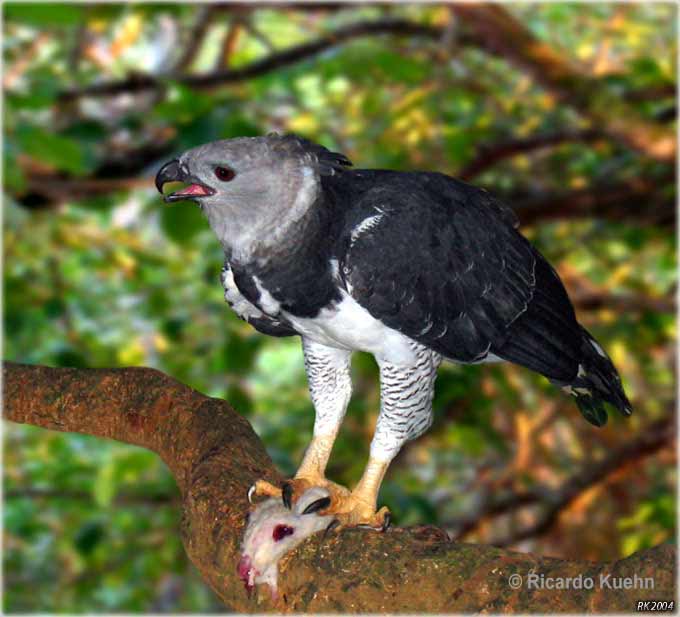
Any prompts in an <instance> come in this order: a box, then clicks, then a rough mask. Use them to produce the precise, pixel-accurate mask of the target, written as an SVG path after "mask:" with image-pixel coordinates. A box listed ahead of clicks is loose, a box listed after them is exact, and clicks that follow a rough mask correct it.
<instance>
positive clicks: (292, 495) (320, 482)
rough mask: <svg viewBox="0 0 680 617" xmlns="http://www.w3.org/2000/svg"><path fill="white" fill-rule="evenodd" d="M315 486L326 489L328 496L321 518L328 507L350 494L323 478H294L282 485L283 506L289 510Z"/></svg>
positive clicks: (340, 486) (338, 485)
mask: <svg viewBox="0 0 680 617" xmlns="http://www.w3.org/2000/svg"><path fill="white" fill-rule="evenodd" d="M315 486H318V487H320V488H324V489H326V490H327V491H328V494H329V497H328V504H326V505H325V506H324V510H323V512H324V514H323V515H322V516H325V514H326V510H328V508H329V507H331V508H332V504H334V503H336V502H337V501H339V500H342V499H347V498H348V497H349V495H350V494H351V493H350V491H349V489H348V488H345V487H344V486H342V485H341V484H336V483H335V482H331V481H330V480H326V478H324V477H323V476H318V477H316V476H315V477H307V476H304V477H295V478H291V479H290V480H287V481H286V482H284V483H283V487H282V489H281V499H282V500H283V504H284V505H285V506H286V507H287V508H288V509H290V508H291V507H292V505H293V504H294V503H296V502H297V500H298V498H299V497H300V496H301V495H303V494H304V493H306V492H307V491H308V490H309V489H310V488H313V487H315Z"/></svg>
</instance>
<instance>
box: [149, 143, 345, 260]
mask: <svg viewBox="0 0 680 617" xmlns="http://www.w3.org/2000/svg"><path fill="white" fill-rule="evenodd" d="M346 165H351V163H350V161H349V160H348V159H347V158H346V157H345V156H344V155H342V154H338V153H335V152H330V151H328V150H326V149H325V148H323V147H322V146H319V145H317V144H314V143H312V142H310V141H307V140H305V139H302V138H300V137H297V136H295V135H285V136H280V135H275V134H273V135H268V136H266V137H240V138H237V139H226V140H222V141H215V142H211V143H208V144H204V145H202V146H198V147H196V148H192V149H191V150H188V151H187V152H185V153H184V154H182V155H181V156H180V157H179V158H178V159H175V160H172V161H170V162H168V163H166V164H165V165H164V166H163V167H162V168H161V169H160V171H159V172H158V174H157V175H156V187H157V188H158V190H159V191H160V192H161V193H162V192H163V185H164V184H166V183H167V182H178V181H179V182H185V183H187V184H188V186H186V187H185V188H183V189H181V190H179V191H176V192H174V193H171V194H169V195H166V196H165V200H166V201H168V202H174V201H180V200H192V201H195V202H196V203H198V204H199V206H200V207H201V209H202V210H203V212H204V213H205V214H206V216H207V218H208V221H209V222H210V226H211V227H212V229H213V231H214V232H215V234H216V235H217V237H218V239H219V240H220V242H221V243H222V245H223V246H224V248H225V249H227V250H230V251H236V252H237V253H238V252H239V251H240V250H244V251H247V250H248V248H251V245H252V244H253V243H254V242H265V243H266V242H267V240H268V239H269V240H271V241H272V242H275V241H276V236H277V234H281V233H283V232H284V231H285V229H287V228H289V227H290V226H291V225H294V224H295V223H296V222H298V221H299V220H300V219H301V218H302V217H303V216H304V214H305V213H306V212H307V211H308V209H309V207H310V206H311V205H312V204H313V203H314V202H315V200H316V197H317V195H318V192H319V176H320V175H329V174H333V173H336V172H337V171H338V170H339V169H341V168H342V167H343V166H346Z"/></svg>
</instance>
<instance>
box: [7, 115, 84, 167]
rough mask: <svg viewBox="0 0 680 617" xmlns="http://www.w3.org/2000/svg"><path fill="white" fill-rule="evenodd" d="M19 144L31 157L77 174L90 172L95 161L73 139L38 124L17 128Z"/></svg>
mask: <svg viewBox="0 0 680 617" xmlns="http://www.w3.org/2000/svg"><path fill="white" fill-rule="evenodd" d="M15 138H16V141H17V143H18V145H19V146H20V147H21V148H22V149H23V150H24V152H26V154H28V155H30V156H31V157H33V158H35V159H37V160H39V161H42V162H44V163H47V164H48V165H50V166H52V167H55V168H56V169H61V170H64V171H69V172H71V173H73V174H76V175H82V174H85V173H86V172H88V171H89V170H90V169H91V168H92V166H93V164H94V161H93V159H92V157H91V156H90V157H88V155H87V152H86V151H85V149H84V147H83V146H82V145H81V144H79V143H78V142H77V141H75V140H73V139H69V138H67V137H63V136H61V135H56V134H54V133H50V132H48V131H45V130H44V129H41V128H39V127H37V126H27V125H23V126H20V127H18V128H17V130H16V136H15Z"/></svg>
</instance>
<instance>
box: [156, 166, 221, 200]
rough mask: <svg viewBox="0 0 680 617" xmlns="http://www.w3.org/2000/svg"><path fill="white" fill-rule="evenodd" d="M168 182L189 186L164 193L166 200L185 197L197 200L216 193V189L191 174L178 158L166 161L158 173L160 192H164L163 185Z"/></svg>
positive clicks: (157, 183) (157, 181)
mask: <svg viewBox="0 0 680 617" xmlns="http://www.w3.org/2000/svg"><path fill="white" fill-rule="evenodd" d="M168 182H183V183H184V184H188V185H189V186H185V187H184V188H183V189H180V190H178V191H175V192H174V193H169V194H168V195H163V199H164V200H165V201H166V202H173V201H182V200H183V199H191V200H197V199H198V198H200V197H209V196H210V195H214V194H215V192H216V191H215V190H214V189H213V188H211V187H209V186H206V185H205V184H202V183H201V182H199V181H198V180H197V179H196V178H195V177H193V176H192V175H191V174H189V172H188V170H187V169H186V168H185V167H184V166H183V165H181V164H180V162H179V161H178V160H174V161H170V162H169V163H166V164H165V165H164V166H163V167H162V168H161V169H160V171H159V172H158V173H157V174H156V188H157V189H158V192H159V193H161V194H162V193H163V187H164V186H165V185H166V184H167V183H168Z"/></svg>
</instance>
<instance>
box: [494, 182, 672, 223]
mask: <svg viewBox="0 0 680 617" xmlns="http://www.w3.org/2000/svg"><path fill="white" fill-rule="evenodd" d="M669 180H670V179H669V178H665V177H663V178H652V177H637V178H633V179H631V180H625V181H622V182H617V183H612V182H602V183H600V184H595V185H593V186H589V187H586V188H583V189H574V190H571V191H564V192H561V193H552V192H551V193H538V194H533V195H532V194H526V193H525V194H524V195H522V194H518V193H515V194H511V195H507V196H503V195H501V196H500V197H501V198H502V199H503V200H504V201H505V202H506V203H508V204H510V205H511V206H512V207H513V209H514V210H515V212H517V215H518V216H519V220H520V222H521V223H522V224H523V225H529V224H533V223H535V222H536V221H538V220H549V219H568V218H590V217H595V218H602V219H611V220H614V221H622V220H628V221H637V222H638V223H645V224H653V225H665V226H670V225H673V224H674V223H675V195H674V188H673V186H672V185H671V184H669ZM667 189H668V190H667Z"/></svg>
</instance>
